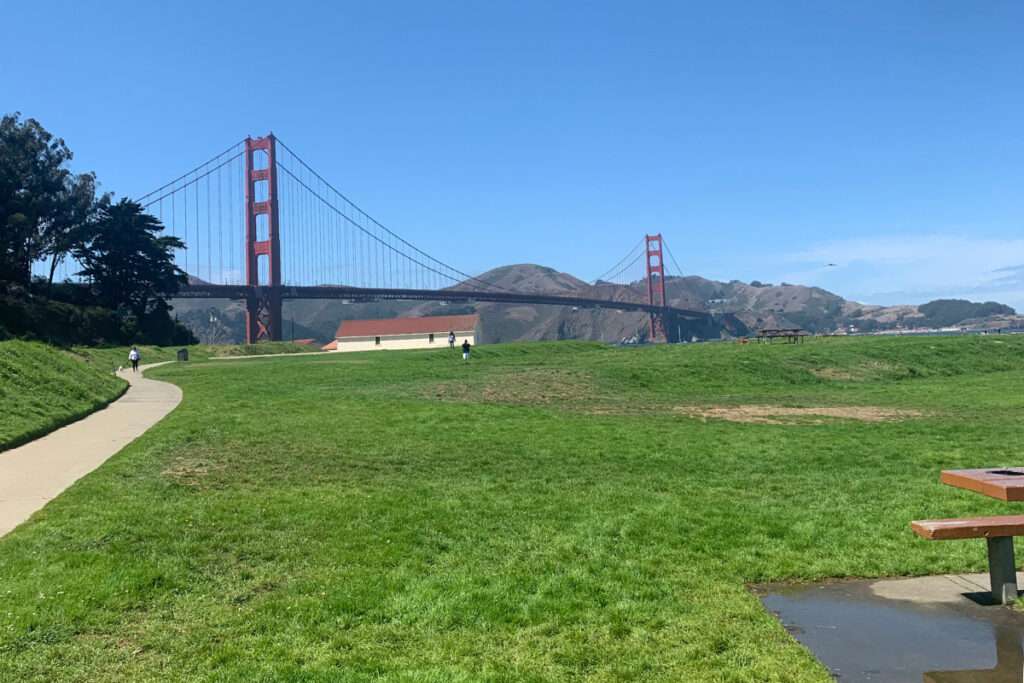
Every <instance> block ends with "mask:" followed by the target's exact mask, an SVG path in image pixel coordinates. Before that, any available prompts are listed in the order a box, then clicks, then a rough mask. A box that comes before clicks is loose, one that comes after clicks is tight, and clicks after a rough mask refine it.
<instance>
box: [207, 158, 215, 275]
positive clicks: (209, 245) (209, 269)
mask: <svg viewBox="0 0 1024 683" xmlns="http://www.w3.org/2000/svg"><path fill="white" fill-rule="evenodd" d="M212 215H213V214H212V213H211V212H210V174H209V173H207V174H206V279H207V280H208V281H210V282H213V262H212V260H211V258H210V254H211V252H212V251H213V248H212V242H213V235H212V233H213V230H212V229H211V224H212V223H213V221H212V220H211V216H212Z"/></svg>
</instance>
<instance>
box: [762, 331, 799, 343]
mask: <svg viewBox="0 0 1024 683" xmlns="http://www.w3.org/2000/svg"><path fill="white" fill-rule="evenodd" d="M806 336H807V333H806V332H805V331H804V328H802V327H781V328H774V329H772V328H769V329H764V330H758V331H757V343H758V344H760V343H761V342H762V341H767V342H768V343H769V344H771V343H772V342H773V341H775V340H776V339H785V340H786V341H787V342H789V343H798V342H803V340H804V337H806Z"/></svg>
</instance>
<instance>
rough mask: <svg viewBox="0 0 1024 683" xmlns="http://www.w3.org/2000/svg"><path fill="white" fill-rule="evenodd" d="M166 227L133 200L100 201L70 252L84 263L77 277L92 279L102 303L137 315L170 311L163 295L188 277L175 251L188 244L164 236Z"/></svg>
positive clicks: (167, 294) (168, 294) (105, 199)
mask: <svg viewBox="0 0 1024 683" xmlns="http://www.w3.org/2000/svg"><path fill="white" fill-rule="evenodd" d="M163 229H164V227H163V225H162V224H161V223H160V221H159V220H157V218H156V217H155V216H152V215H150V214H148V213H146V212H145V211H144V210H143V208H142V206H141V205H140V204H138V203H137V202H133V201H131V200H130V199H122V200H120V201H119V202H117V203H116V204H115V203H112V202H111V201H110V200H109V199H108V198H104V199H102V200H101V201H100V202H99V211H98V215H97V217H96V219H95V220H94V221H93V222H92V223H91V224H90V225H89V226H88V227H87V228H86V229H85V231H84V233H83V235H82V237H83V239H82V243H81V244H80V245H79V246H77V247H76V248H75V249H74V250H73V252H72V253H73V254H74V257H75V258H76V259H78V261H79V262H80V263H82V264H83V268H82V270H81V271H80V272H79V273H78V275H81V276H84V277H86V278H89V279H90V280H91V281H92V286H93V291H94V292H95V294H96V296H97V298H98V300H99V302H100V303H101V304H102V305H104V306H106V307H107V308H110V309H117V308H118V307H119V306H120V307H124V308H126V309H128V310H129V311H131V312H132V313H133V314H134V315H136V316H138V317H139V318H142V317H143V316H145V315H146V314H147V313H150V312H152V311H156V310H164V309H166V301H165V297H169V296H173V295H174V294H175V293H177V291H178V289H179V288H180V287H181V285H183V284H185V283H186V282H187V276H186V275H185V271H183V270H182V269H181V268H179V267H178V266H176V265H175V264H174V249H184V248H185V243H184V242H182V241H181V240H180V239H178V238H177V237H170V236H166V235H164V236H161V235H160V233H161V232H163Z"/></svg>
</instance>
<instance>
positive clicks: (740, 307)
mask: <svg viewBox="0 0 1024 683" xmlns="http://www.w3.org/2000/svg"><path fill="white" fill-rule="evenodd" d="M475 279H476V280H477V281H483V282H487V283H489V284H491V285H493V286H497V287H500V288H503V289H507V290H511V291H517V292H526V293H531V294H565V293H569V292H572V293H576V294H578V295H579V296H581V297H587V298H598V299H606V300H609V301H635V302H644V301H646V300H647V286H646V283H645V282H644V281H640V282H634V283H632V284H629V285H617V284H612V283H606V282H598V283H595V284H588V283H586V282H584V281H582V280H580V279H579V278H576V277H573V276H572V275H569V274H568V273H562V272H559V271H557V270H554V269H553V268H547V267H544V266H538V265H533V264H528V263H524V264H517V265H511V266H502V267H500V268H495V269H493V270H490V271H488V272H486V273H483V274H482V275H479V276H477V278H475ZM477 287H479V284H477V283H474V282H468V283H461V284H459V285H456V286H455V287H453V288H452V289H464V288H477ZM665 294H666V298H667V299H668V303H669V304H670V305H672V306H675V307H679V308H685V309H689V310H696V311H707V313H708V315H707V317H706V318H704V319H702V320H698V321H687V320H679V321H673V322H672V323H670V326H671V327H673V328H674V329H672V330H670V331H669V333H670V336H672V337H674V338H681V339H684V340H687V339H689V338H690V337H692V336H696V337H698V338H701V339H709V338H710V339H714V338H720V337H725V336H730V335H743V334H747V332H748V329H749V330H757V329H761V328H766V327H768V328H771V327H801V328H803V329H806V330H808V331H810V332H815V333H832V332H835V331H836V330H848V329H850V327H853V328H856V329H857V330H859V331H865V332H870V331H875V330H884V329H895V328H903V329H907V328H915V327H928V326H929V325H934V326H936V327H940V326H944V325H948V324H950V323H949V320H948V319H949V317H950V315H953V317H956V316H957V315H963V316H964V318H963V320H962V321H960V322H958V323H956V324H961V325H967V326H970V327H972V328H977V329H996V328H1004V329H1005V328H1014V327H1016V328H1019V327H1021V325H1022V324H1024V317H1022V316H1017V315H1015V312H1014V311H1013V309H1010V308H1009V307H1006V306H1001V305H999V304H994V303H991V302H989V303H987V304H970V303H969V302H964V301H960V302H956V301H952V302H940V301H936V302H931V303H929V304H926V305H922V306H914V305H901V306H889V307H883V306H871V305H866V304H860V303H857V302H855V301H847V300H845V299H843V298H842V297H840V296H838V295H836V294H833V293H831V292H828V291H826V290H824V289H821V288H820V287H804V286H801V285H791V284H787V283H782V284H780V285H770V284H764V283H760V282H757V281H755V282H752V283H750V284H747V283H744V282H740V281H738V280H733V281H731V282H717V281H715V280H708V279H705V278H702V277H699V276H695V275H690V276H687V277H669V278H667V279H666V282H665ZM940 304H941V305H940ZM172 305H173V306H174V311H175V314H177V315H178V317H179V319H180V320H181V321H182V322H184V323H185V324H187V325H188V326H189V327H191V328H192V329H193V331H194V332H195V333H196V335H197V336H198V337H199V338H200V339H201V340H202V341H204V342H205V341H208V340H209V339H213V340H214V341H216V342H218V343H232V342H235V343H238V342H242V341H244V338H245V311H244V308H243V307H242V305H241V302H231V301H227V300H210V299H207V300H199V299H177V300H174V301H173V302H172ZM211 307H212V308H213V309H214V318H215V320H216V321H215V322H212V323H211V317H210V308H211ZM939 309H941V311H943V312H945V316H944V317H943V316H940V315H938V314H937V313H936V311H939ZM951 311H952V313H950V312H951ZM972 311H974V312H975V313H971V312H972ZM469 313H477V314H479V315H480V317H481V327H482V330H483V341H484V342H485V343H498V342H507V341H537V340H553V339H591V340H597V341H603V342H608V343H618V342H621V341H623V340H643V339H646V337H647V334H648V328H649V323H648V318H647V315H646V314H644V313H631V312H624V311H614V310H609V309H576V308H573V307H570V306H532V305H513V304H497V303H475V304H446V303H445V302H437V301H377V302H370V303H351V304H349V303H344V302H342V301H316V300H302V301H287V302H285V306H284V318H285V323H284V333H285V338H291V335H292V330H293V329H294V336H295V338H297V339H298V338H304V337H313V338H315V339H317V340H320V341H322V342H324V343H326V342H327V341H330V340H331V339H333V334H334V331H335V330H336V329H337V327H338V324H339V323H340V322H341V321H342V320H353V319H366V318H393V317H401V316H432V315H460V314H469ZM929 315H930V316H931V317H929ZM940 318H942V324H941V325H939V324H937V321H938V320H939V319H940Z"/></svg>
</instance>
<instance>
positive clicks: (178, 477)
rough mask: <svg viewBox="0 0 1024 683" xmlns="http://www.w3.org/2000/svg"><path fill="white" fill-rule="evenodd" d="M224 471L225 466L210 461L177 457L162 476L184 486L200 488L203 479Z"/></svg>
mask: <svg viewBox="0 0 1024 683" xmlns="http://www.w3.org/2000/svg"><path fill="white" fill-rule="evenodd" d="M222 469H224V466H223V465H215V464H213V463H211V462H209V461H205V460H193V459H189V458H183V457H177V458H174V459H173V460H171V462H170V463H169V464H168V465H167V468H166V469H165V470H164V471H163V472H161V473H160V474H162V475H163V476H165V477H170V478H171V479H173V480H174V481H175V482H176V483H178V484H181V485H183V486H192V487H198V486H199V485H200V483H201V482H202V480H203V478H205V477H207V476H209V474H210V473H211V472H213V471H216V470H222Z"/></svg>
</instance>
